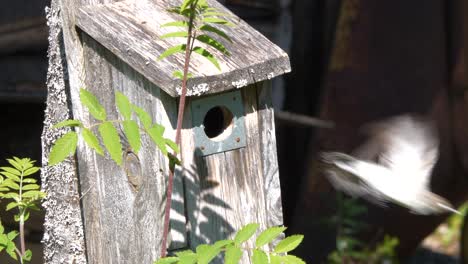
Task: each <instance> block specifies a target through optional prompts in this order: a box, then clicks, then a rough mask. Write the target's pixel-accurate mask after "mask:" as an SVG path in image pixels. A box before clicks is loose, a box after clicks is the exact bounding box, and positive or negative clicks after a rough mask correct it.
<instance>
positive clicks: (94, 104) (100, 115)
mask: <svg viewBox="0 0 468 264" xmlns="http://www.w3.org/2000/svg"><path fill="white" fill-rule="evenodd" d="M80 100H81V103H82V104H83V105H84V106H86V107H87V108H88V111H89V113H90V114H91V115H92V116H93V117H94V118H96V119H97V120H101V121H105V120H106V117H107V114H106V110H105V109H104V107H103V106H102V105H101V104H100V103H99V100H98V99H97V98H96V96H94V94H92V93H90V92H88V91H86V90H85V89H83V88H81V89H80Z"/></svg>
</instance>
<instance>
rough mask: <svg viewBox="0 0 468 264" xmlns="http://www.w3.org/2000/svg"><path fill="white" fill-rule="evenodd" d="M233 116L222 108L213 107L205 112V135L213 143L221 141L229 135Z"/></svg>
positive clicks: (226, 109)
mask: <svg viewBox="0 0 468 264" xmlns="http://www.w3.org/2000/svg"><path fill="white" fill-rule="evenodd" d="M232 120H233V115H232V113H231V111H229V109H228V108H226V107H224V106H215V107H213V108H211V109H210V110H208V112H206V115H205V118H204V119H203V126H204V127H205V134H206V135H207V136H208V138H210V139H211V140H214V141H221V140H223V139H225V138H227V137H228V136H229V135H231V132H232Z"/></svg>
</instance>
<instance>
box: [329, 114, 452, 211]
mask: <svg viewBox="0 0 468 264" xmlns="http://www.w3.org/2000/svg"><path fill="white" fill-rule="evenodd" d="M366 131H368V132H370V138H369V140H368V141H367V142H366V143H365V144H364V145H362V146H361V147H359V148H358V149H357V150H356V151H355V153H354V154H355V155H353V156H352V155H348V154H344V153H340V152H322V153H321V160H322V162H324V163H325V164H326V166H325V174H326V176H327V177H328V179H329V180H330V182H331V183H332V184H333V186H334V187H335V188H336V189H338V190H341V191H344V192H346V193H348V194H349V195H351V196H358V197H362V198H364V199H367V200H369V201H370V202H373V203H376V204H378V205H385V204H386V203H387V202H393V203H396V204H399V205H401V206H404V207H406V208H408V209H409V210H410V211H411V212H412V213H415V214H422V215H428V214H439V213H444V212H454V213H459V212H458V211H457V210H455V209H453V206H452V205H451V204H450V202H449V201H448V200H446V199H445V198H443V197H441V196H439V195H437V194H435V193H433V192H431V191H430V186H429V184H430V178H431V174H432V169H433V168H434V165H435V164H436V162H437V159H438V157H439V141H438V136H437V134H436V132H435V128H434V126H433V124H432V122H430V121H429V120H426V119H423V118H421V117H417V116H413V115H403V116H398V117H394V118H391V119H389V120H387V121H384V122H380V123H376V124H373V125H370V126H367V127H366Z"/></svg>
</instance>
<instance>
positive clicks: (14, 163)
mask: <svg viewBox="0 0 468 264" xmlns="http://www.w3.org/2000/svg"><path fill="white" fill-rule="evenodd" d="M6 160H7V161H8V163H10V165H11V166H13V167H15V169H17V170H23V165H22V164H21V163H20V162H21V160H19V159H18V161H16V160H14V159H6Z"/></svg>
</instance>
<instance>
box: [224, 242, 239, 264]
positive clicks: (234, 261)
mask: <svg viewBox="0 0 468 264" xmlns="http://www.w3.org/2000/svg"><path fill="white" fill-rule="evenodd" d="M241 258H242V250H241V249H240V248H238V247H235V246H230V247H229V248H228V249H227V250H226V253H225V255H224V264H238V263H239V261H240V259H241Z"/></svg>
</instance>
